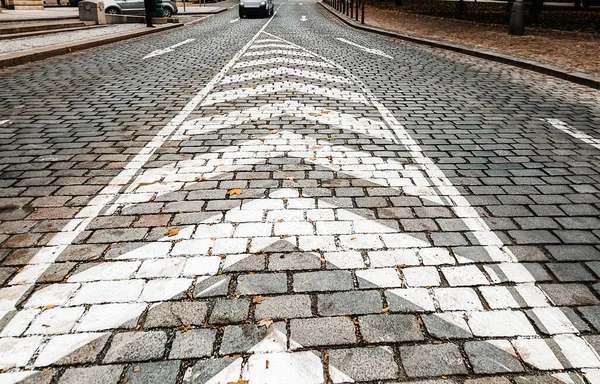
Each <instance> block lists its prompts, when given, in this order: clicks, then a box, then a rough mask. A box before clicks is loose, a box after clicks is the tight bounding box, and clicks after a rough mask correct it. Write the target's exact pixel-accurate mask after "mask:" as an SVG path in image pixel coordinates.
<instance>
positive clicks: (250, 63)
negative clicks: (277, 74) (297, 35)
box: [235, 57, 332, 68]
mask: <svg viewBox="0 0 600 384" xmlns="http://www.w3.org/2000/svg"><path fill="white" fill-rule="evenodd" d="M276 63H278V64H296V65H310V66H311V67H321V68H332V66H331V64H328V63H324V62H322V61H311V60H302V59H288V58H287V57H272V58H270V59H260V60H250V61H240V62H239V63H237V64H236V65H235V68H247V67H254V66H259V65H260V66H264V65H266V64H276Z"/></svg>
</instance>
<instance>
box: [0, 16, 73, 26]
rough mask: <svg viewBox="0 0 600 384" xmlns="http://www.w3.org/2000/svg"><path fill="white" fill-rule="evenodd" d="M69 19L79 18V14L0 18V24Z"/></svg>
mask: <svg viewBox="0 0 600 384" xmlns="http://www.w3.org/2000/svg"><path fill="white" fill-rule="evenodd" d="M71 20H79V16H59V17H53V18H43V17H41V18H37V19H35V18H34V19H23V20H0V25H2V24H12V23H23V22H30V21H36V22H37V21H71Z"/></svg>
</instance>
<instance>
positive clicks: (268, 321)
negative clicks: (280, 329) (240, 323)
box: [256, 319, 273, 328]
mask: <svg viewBox="0 0 600 384" xmlns="http://www.w3.org/2000/svg"><path fill="white" fill-rule="evenodd" d="M256 324H257V325H258V326H259V327H265V328H269V327H270V326H271V324H273V320H271V319H262V320H259V321H258V323H256Z"/></svg>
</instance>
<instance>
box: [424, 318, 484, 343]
mask: <svg viewBox="0 0 600 384" xmlns="http://www.w3.org/2000/svg"><path fill="white" fill-rule="evenodd" d="M421 318H422V319H423V323H424V324H425V328H426V329H427V332H429V334H430V335H431V336H433V337H436V338H438V339H468V338H471V337H473V334H472V333H471V330H470V329H469V326H468V325H467V322H466V321H465V319H464V318H463V316H462V315H461V314H460V313H432V314H428V315H423V316H422V317H421Z"/></svg>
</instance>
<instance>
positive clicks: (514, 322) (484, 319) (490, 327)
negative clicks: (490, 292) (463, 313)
mask: <svg viewBox="0 0 600 384" xmlns="http://www.w3.org/2000/svg"><path fill="white" fill-rule="evenodd" d="M467 323H468V324H469V327H471V330H472V331H473V334H474V335H475V336H480V337H503V336H507V337H510V336H535V335H536V332H535V329H533V326H532V325H531V323H530V322H529V320H527V317H526V316H525V314H524V313H523V312H517V311H486V312H470V313H469V314H468V320H467Z"/></svg>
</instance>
